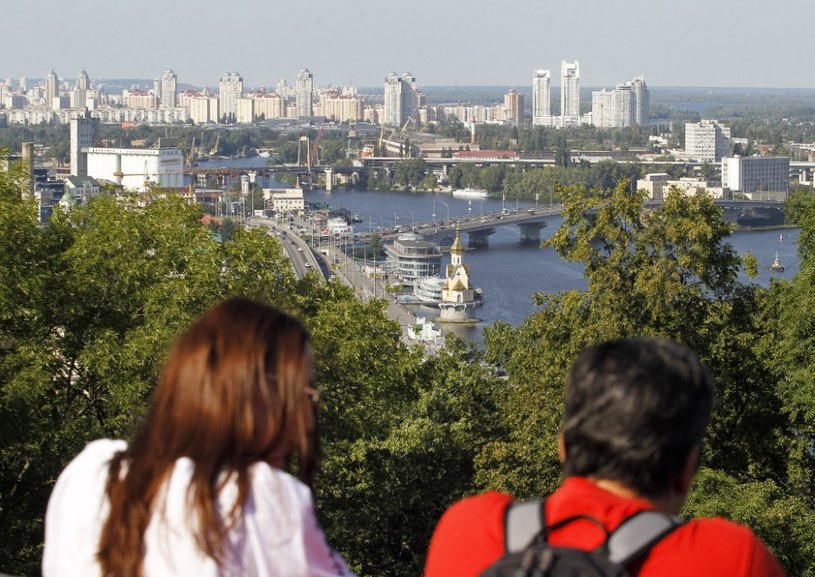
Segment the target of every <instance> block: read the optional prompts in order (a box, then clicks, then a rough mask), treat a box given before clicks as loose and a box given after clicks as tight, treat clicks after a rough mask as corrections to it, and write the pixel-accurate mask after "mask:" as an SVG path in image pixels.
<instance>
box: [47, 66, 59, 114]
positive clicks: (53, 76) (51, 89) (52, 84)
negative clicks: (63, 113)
mask: <svg viewBox="0 0 815 577" xmlns="http://www.w3.org/2000/svg"><path fill="white" fill-rule="evenodd" d="M58 96H59V78H57V73H56V72H54V71H53V70H52V71H51V72H49V73H48V76H46V77H45V106H46V107H48V108H49V109H51V108H53V106H54V99H55V98H57V97H58Z"/></svg>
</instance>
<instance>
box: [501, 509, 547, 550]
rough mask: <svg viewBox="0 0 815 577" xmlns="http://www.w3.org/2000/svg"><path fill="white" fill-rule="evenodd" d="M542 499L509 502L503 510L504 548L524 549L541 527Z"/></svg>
mask: <svg viewBox="0 0 815 577" xmlns="http://www.w3.org/2000/svg"><path fill="white" fill-rule="evenodd" d="M543 507H544V500H543V499H532V500H530V501H520V502H515V503H510V504H509V505H507V508H506V510H505V511H504V549H505V551H506V552H507V553H517V552H518V551H523V550H524V549H526V547H527V545H529V543H531V542H532V539H533V538H534V537H535V535H537V534H538V533H540V531H541V529H543V522H542V519H541V516H542V515H543V510H544V509H543Z"/></svg>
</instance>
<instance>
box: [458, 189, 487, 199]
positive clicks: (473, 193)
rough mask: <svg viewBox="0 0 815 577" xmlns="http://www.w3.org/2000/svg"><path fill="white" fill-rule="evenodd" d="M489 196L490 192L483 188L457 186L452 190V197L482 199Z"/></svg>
mask: <svg viewBox="0 0 815 577" xmlns="http://www.w3.org/2000/svg"><path fill="white" fill-rule="evenodd" d="M489 196H490V193H489V192H487V191H486V190H484V189H483V188H457V189H456V190H454V191H453V198H469V199H483V198H488V197H489Z"/></svg>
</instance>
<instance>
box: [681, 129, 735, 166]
mask: <svg viewBox="0 0 815 577" xmlns="http://www.w3.org/2000/svg"><path fill="white" fill-rule="evenodd" d="M685 153H686V154H687V156H688V158H690V159H692V160H698V161H699V162H719V161H720V160H721V159H722V158H724V157H725V156H727V155H729V154H730V128H729V127H728V126H723V125H721V124H719V123H718V122H716V121H715V120H702V121H701V122H697V123H691V122H686V123H685Z"/></svg>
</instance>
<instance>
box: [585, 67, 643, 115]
mask: <svg viewBox="0 0 815 577" xmlns="http://www.w3.org/2000/svg"><path fill="white" fill-rule="evenodd" d="M591 115H592V124H594V126H599V127H601V128H625V127H627V126H644V125H645V126H647V124H648V118H649V111H648V87H647V86H646V84H645V79H644V78H643V77H642V76H640V77H638V78H635V79H634V80H632V81H630V82H625V83H623V84H618V85H617V86H616V87H615V88H614V90H611V91H607V90H605V89H603V90H601V91H599V92H592V93H591Z"/></svg>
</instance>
